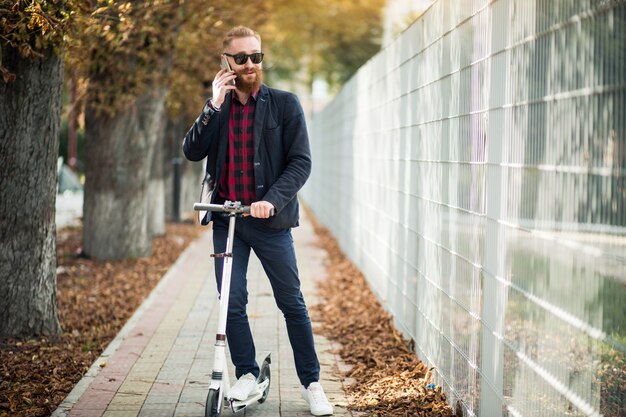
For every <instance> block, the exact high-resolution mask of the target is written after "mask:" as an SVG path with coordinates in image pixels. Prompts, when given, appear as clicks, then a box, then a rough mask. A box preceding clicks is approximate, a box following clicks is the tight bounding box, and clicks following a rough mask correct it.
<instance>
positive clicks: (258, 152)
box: [183, 84, 311, 229]
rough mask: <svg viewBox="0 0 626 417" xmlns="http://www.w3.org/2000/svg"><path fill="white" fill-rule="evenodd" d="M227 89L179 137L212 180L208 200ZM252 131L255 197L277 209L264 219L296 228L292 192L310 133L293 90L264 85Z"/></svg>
mask: <svg viewBox="0 0 626 417" xmlns="http://www.w3.org/2000/svg"><path fill="white" fill-rule="evenodd" d="M229 94H231V93H228V94H227V95H226V99H225V100H224V103H222V107H221V108H220V111H219V112H216V111H214V110H213V109H212V108H211V107H209V106H208V105H205V106H204V109H203V111H202V113H201V114H200V116H198V118H197V119H196V121H195V122H194V124H193V126H192V127H191V129H189V132H187V134H186V135H185V140H184V141H183V152H184V154H185V156H186V157H187V159H189V160H191V161H201V160H203V159H204V158H205V157H206V158H207V164H206V171H207V174H209V175H210V176H211V178H213V181H214V182H213V184H214V190H213V193H212V196H211V202H214V201H215V198H216V196H217V187H218V186H219V183H220V178H221V175H222V167H223V166H224V162H225V161H226V151H227V145H228V119H229V116H230V106H231V98H230V95H229ZM251 100H252V98H251ZM253 136H254V178H255V183H256V197H257V200H259V201H260V200H265V201H268V202H270V203H272V204H273V205H274V207H275V209H276V214H275V215H274V216H273V217H270V218H269V219H266V220H265V221H266V223H267V225H268V226H270V227H272V228H278V229H284V228H290V227H295V226H297V225H298V219H299V213H298V212H299V207H298V199H297V197H296V194H297V192H298V190H300V188H302V186H303V185H304V183H305V182H306V180H307V179H308V178H309V175H310V174H311V150H310V147H309V136H308V134H307V129H306V122H305V120H304V112H303V111H302V106H300V103H299V101H298V98H297V97H296V95H295V94H292V93H289V92H286V91H281V90H276V89H273V88H270V87H268V86H266V85H265V84H263V85H262V86H261V89H260V91H259V94H258V96H257V103H256V110H255V115H254V135H253ZM208 214H209V215H210V214H211V212H209V213H208Z"/></svg>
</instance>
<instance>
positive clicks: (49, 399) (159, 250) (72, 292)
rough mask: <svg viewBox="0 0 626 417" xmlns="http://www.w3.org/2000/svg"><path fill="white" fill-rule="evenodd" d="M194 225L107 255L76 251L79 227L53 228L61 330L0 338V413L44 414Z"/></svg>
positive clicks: (194, 231)
mask: <svg viewBox="0 0 626 417" xmlns="http://www.w3.org/2000/svg"><path fill="white" fill-rule="evenodd" d="M201 230H202V229H201V228H199V227H197V226H194V225H192V224H170V225H167V233H166V235H165V236H162V237H158V238H156V239H155V240H154V242H153V252H152V255H151V256H147V257H143V258H139V259H133V260H123V261H108V262H104V261H95V260H90V259H84V258H80V257H79V256H78V254H79V253H80V246H81V236H82V230H81V229H79V228H73V229H64V230H61V231H59V233H58V234H57V265H58V267H57V300H58V308H59V320H60V322H61V326H62V327H63V330H64V333H63V334H62V335H61V336H57V337H42V338H38V339H34V340H0V417H8V416H11V417H41V416H49V415H50V414H51V413H52V412H53V411H54V410H55V409H56V407H57V406H58V404H60V403H61V401H63V399H64V398H65V397H66V396H67V394H68V393H69V392H70V391H71V390H72V388H73V387H74V384H76V382H78V381H79V380H80V379H81V377H82V376H83V374H84V373H85V371H87V369H88V368H89V366H90V365H91V364H92V363H93V361H94V360H96V359H97V358H98V356H99V355H100V353H101V352H102V351H103V350H104V348H106V346H107V345H108V344H109V342H110V341H111V340H113V338H114V337H115V335H116V334H117V333H118V331H119V330H120V329H121V327H122V326H123V325H124V323H125V322H126V321H127V320H128V319H129V318H130V316H131V315H132V314H133V312H134V311H135V310H136V309H137V307H139V305H140V304H141V302H142V301H143V300H144V298H145V297H146V296H147V295H148V294H149V293H150V291H151V290H152V289H153V288H154V286H155V285H156V284H157V283H158V282H159V280H160V279H161V277H162V276H163V274H165V272H166V271H167V270H168V269H169V267H170V266H171V265H172V264H173V263H174V262H175V261H176V259H178V257H179V256H180V254H181V252H182V251H183V250H184V249H185V248H186V247H187V246H188V245H189V243H190V242H191V241H192V240H193V239H194V238H195V237H197V236H198V234H199V233H200V231H201Z"/></svg>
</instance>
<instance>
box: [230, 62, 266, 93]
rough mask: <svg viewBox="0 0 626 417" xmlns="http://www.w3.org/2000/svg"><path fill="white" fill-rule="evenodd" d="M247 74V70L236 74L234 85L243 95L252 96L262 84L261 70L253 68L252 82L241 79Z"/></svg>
mask: <svg viewBox="0 0 626 417" xmlns="http://www.w3.org/2000/svg"><path fill="white" fill-rule="evenodd" d="M247 73H248V72H247V70H242V71H240V72H238V73H237V78H236V79H235V83H236V85H237V90H239V91H241V92H243V93H247V94H252V93H254V92H255V91H257V90H258V89H259V88H260V87H261V84H263V70H262V69H261V68H256V67H255V68H254V73H255V74H256V77H254V81H251V82H250V81H246V80H244V79H243V77H244V76H245V75H246V74H247Z"/></svg>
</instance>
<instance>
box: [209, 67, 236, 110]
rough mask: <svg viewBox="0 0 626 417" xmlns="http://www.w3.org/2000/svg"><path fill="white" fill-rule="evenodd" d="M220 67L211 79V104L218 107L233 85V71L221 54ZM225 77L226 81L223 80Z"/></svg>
mask: <svg viewBox="0 0 626 417" xmlns="http://www.w3.org/2000/svg"><path fill="white" fill-rule="evenodd" d="M221 67H222V70H221V71H220V72H218V73H217V74H216V75H215V78H214V79H213V97H212V98H211V102H212V103H213V105H214V106H215V107H218V108H219V107H220V106H221V105H222V103H223V102H224V97H225V96H226V93H227V92H228V91H229V90H233V89H234V87H235V73H234V72H233V70H232V68H231V67H230V65H229V64H228V60H227V59H226V57H224V56H222V63H221ZM226 78H228V81H225V79H226Z"/></svg>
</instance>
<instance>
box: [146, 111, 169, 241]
mask: <svg viewBox="0 0 626 417" xmlns="http://www.w3.org/2000/svg"><path fill="white" fill-rule="evenodd" d="M164 127H165V122H164V121H163V122H162V123H161V128H160V129H159V133H158V137H157V144H156V146H155V147H154V152H153V153H152V166H151V169H150V180H149V185H148V232H149V233H150V236H162V235H164V234H165V182H164V178H163V173H164V169H163V154H164V153H165V152H164V151H163V147H164V146H165V139H166V134H165V133H164V131H163V130H164V129H163V128H164Z"/></svg>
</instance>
